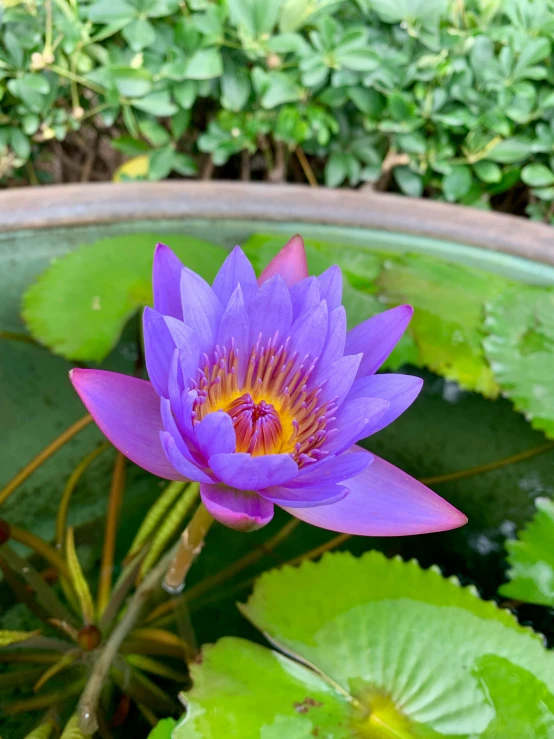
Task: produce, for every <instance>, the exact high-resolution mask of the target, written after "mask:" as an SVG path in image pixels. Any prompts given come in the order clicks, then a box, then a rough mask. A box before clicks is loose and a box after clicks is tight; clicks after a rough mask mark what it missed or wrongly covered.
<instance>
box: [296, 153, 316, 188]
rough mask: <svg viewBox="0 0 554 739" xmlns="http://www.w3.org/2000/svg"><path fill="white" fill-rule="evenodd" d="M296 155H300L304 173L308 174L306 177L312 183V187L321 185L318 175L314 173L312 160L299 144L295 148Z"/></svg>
mask: <svg viewBox="0 0 554 739" xmlns="http://www.w3.org/2000/svg"><path fill="white" fill-rule="evenodd" d="M295 152H296V156H297V157H298V161H299V162H300V166H301V167H302V169H303V170H304V174H305V175H306V179H307V180H308V182H309V183H310V187H319V183H318V181H317V179H316V176H315V174H314V171H313V169H312V168H311V166H310V162H309V161H308V158H307V156H306V155H305V154H304V151H303V149H301V148H300V147H299V146H297V147H296V149H295Z"/></svg>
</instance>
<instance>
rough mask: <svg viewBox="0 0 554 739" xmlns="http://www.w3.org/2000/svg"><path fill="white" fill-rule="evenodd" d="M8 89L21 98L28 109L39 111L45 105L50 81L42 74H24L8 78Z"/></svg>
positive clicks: (34, 111)
mask: <svg viewBox="0 0 554 739" xmlns="http://www.w3.org/2000/svg"><path fill="white" fill-rule="evenodd" d="M8 90H9V91H10V92H11V93H12V95H15V96H16V97H19V98H21V100H22V101H23V103H24V104H25V106H26V107H27V108H28V109H29V110H30V111H32V112H33V113H40V112H41V111H42V109H43V108H44V106H45V103H46V99H47V98H46V95H47V94H48V92H49V91H50V83H49V82H48V79H47V78H46V76H45V75H44V74H26V75H24V76H23V77H19V78H14V79H11V80H8Z"/></svg>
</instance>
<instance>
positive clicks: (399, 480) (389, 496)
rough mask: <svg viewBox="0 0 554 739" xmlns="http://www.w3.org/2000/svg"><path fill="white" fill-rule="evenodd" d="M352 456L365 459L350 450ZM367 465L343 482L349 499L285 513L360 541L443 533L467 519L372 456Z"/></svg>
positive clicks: (431, 493)
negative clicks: (372, 537)
mask: <svg viewBox="0 0 554 739" xmlns="http://www.w3.org/2000/svg"><path fill="white" fill-rule="evenodd" d="M352 451H353V452H355V453H359V454H368V452H366V451H365V450H364V449H360V448H359V447H355V448H354V449H353V450H352ZM373 457H374V460H373V463H372V464H371V465H369V466H368V467H366V469H365V470H364V471H363V472H362V473H361V474H359V475H358V476H357V477H355V478H353V479H351V480H348V481H347V482H345V485H346V486H347V487H348V488H349V489H350V493H349V495H347V496H346V497H345V498H344V499H343V500H341V501H339V502H338V503H333V504H332V505H322V506H318V507H316V508H292V507H285V510H286V511H288V512H289V513H291V514H292V515H293V516H296V517H297V518H299V519H300V520H301V521H306V522H307V523H311V524H313V525H314V526H320V527H321V528H323V529H329V530H330V531H339V532H342V533H344V534H355V535H359V536H409V535H411V534H429V533H432V532H435V531H448V530H449V529H455V528H457V527H458V526H463V525H464V524H465V523H466V522H467V518H466V517H465V516H464V515H463V513H460V511H458V510H456V508H454V507H453V506H451V505H450V503H447V502H446V501H445V500H443V499H442V498H440V497H439V496H438V495H437V494H436V493H434V492H433V491H432V490H429V488H426V487H425V485H422V484H421V483H420V482H418V481H417V480H414V479H413V478H412V477H410V476H409V475H407V474H406V473H405V472H402V470H399V469H398V468H397V467H394V466H393V465H392V464H389V463H388V462H385V460H384V459H380V458H379V457H377V456H375V455H373Z"/></svg>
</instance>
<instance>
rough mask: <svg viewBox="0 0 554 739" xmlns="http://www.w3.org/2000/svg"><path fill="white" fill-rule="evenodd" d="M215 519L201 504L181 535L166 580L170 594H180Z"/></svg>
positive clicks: (166, 586) (165, 584) (165, 585)
mask: <svg viewBox="0 0 554 739" xmlns="http://www.w3.org/2000/svg"><path fill="white" fill-rule="evenodd" d="M213 522H214V519H213V517H212V515H211V514H210V513H208V511H207V509H206V507H205V506H204V504H203V503H200V505H199V506H198V508H197V509H196V511H195V512H194V515H193V517H192V518H191V520H190V521H189V523H188V526H187V527H186V529H185V530H184V531H183V533H182V534H181V538H180V540H179V543H178V545H177V551H176V553H175V556H174V558H173V559H172V561H171V564H170V566H169V569H168V570H167V572H166V575H165V579H164V588H165V589H166V590H167V591H168V592H170V593H180V592H181V590H182V589H183V587H184V584H185V577H186V576H187V573H188V571H189V569H190V567H191V565H192V563H193V562H194V560H195V559H196V557H197V556H198V555H199V554H200V551H201V549H202V547H203V545H204V538H205V537H206V534H207V533H208V531H209V529H210V526H211V525H212V523H213Z"/></svg>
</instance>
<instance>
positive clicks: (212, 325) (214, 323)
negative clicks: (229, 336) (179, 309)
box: [181, 267, 223, 355]
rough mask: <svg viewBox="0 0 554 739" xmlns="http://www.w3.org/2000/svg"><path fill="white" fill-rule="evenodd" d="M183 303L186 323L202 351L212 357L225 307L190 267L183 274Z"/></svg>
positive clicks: (184, 269) (184, 268)
mask: <svg viewBox="0 0 554 739" xmlns="http://www.w3.org/2000/svg"><path fill="white" fill-rule="evenodd" d="M181 302H182V305H183V320H184V322H185V323H186V324H187V326H190V327H191V328H192V330H193V331H194V334H195V336H196V340H197V341H198V345H199V347H200V351H201V352H206V353H207V354H208V355H210V354H211V352H212V350H213V347H214V343H215V337H216V335H217V329H218V326H219V321H220V320H221V316H222V315H223V306H222V305H221V303H220V302H219V300H218V298H217V297H216V296H215V293H214V291H213V290H212V288H211V287H210V286H209V285H208V283H207V282H206V280H204V279H203V278H202V277H200V275H197V274H196V272H193V271H192V270H190V269H188V267H183V270H182V272H181Z"/></svg>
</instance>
